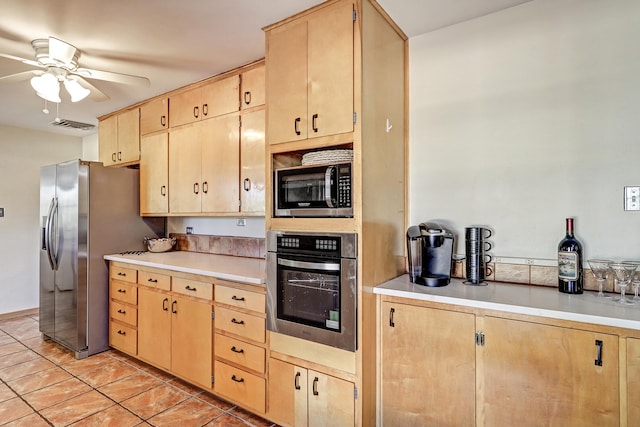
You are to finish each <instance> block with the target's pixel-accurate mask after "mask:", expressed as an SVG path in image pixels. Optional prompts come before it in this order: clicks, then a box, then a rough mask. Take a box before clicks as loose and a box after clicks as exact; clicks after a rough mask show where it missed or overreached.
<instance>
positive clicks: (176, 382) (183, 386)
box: [167, 378, 204, 396]
mask: <svg viewBox="0 0 640 427" xmlns="http://www.w3.org/2000/svg"><path fill="white" fill-rule="evenodd" d="M167 384H169V385H172V386H174V387H177V388H179V389H180V390H182V391H184V392H185V393H187V394H190V395H191V396H196V395H198V394H200V393H203V392H204V390H202V389H201V388H199V387H196V386H193V385H191V384H189V383H188V382H186V381H182V380H181V379H179V378H174V379H172V380H170V381H167Z"/></svg>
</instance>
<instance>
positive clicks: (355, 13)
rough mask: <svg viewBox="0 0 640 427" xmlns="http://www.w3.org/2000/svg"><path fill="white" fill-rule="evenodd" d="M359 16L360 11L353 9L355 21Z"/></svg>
mask: <svg viewBox="0 0 640 427" xmlns="http://www.w3.org/2000/svg"><path fill="white" fill-rule="evenodd" d="M357 17H358V12H356V10H355V9H353V22H356V18H357Z"/></svg>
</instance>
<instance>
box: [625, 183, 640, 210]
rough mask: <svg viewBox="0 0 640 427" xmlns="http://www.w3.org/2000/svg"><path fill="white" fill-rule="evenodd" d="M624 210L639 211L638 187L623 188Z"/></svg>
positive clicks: (639, 190)
mask: <svg viewBox="0 0 640 427" xmlns="http://www.w3.org/2000/svg"><path fill="white" fill-rule="evenodd" d="M624 210H625V211H640V187H624Z"/></svg>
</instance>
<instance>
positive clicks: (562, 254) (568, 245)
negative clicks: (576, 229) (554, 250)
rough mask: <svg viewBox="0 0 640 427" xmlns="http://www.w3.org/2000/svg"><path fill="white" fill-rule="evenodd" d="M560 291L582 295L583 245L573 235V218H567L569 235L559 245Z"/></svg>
mask: <svg viewBox="0 0 640 427" xmlns="http://www.w3.org/2000/svg"><path fill="white" fill-rule="evenodd" d="M558 290H559V291H560V292H564V293H567V294H581V293H582V244H581V243H580V242H579V241H578V239H576V238H575V236H574V235H573V218H567V235H566V236H565V237H564V239H562V240H561V241H560V244H559V245H558Z"/></svg>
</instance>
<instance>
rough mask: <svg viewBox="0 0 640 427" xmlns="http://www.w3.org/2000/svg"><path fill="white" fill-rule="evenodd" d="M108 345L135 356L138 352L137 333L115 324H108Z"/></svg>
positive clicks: (127, 327) (132, 329)
mask: <svg viewBox="0 0 640 427" xmlns="http://www.w3.org/2000/svg"><path fill="white" fill-rule="evenodd" d="M109 345H110V346H111V347H113V348H117V349H118V350H122V351H124V352H125V353H128V354H131V355H136V354H137V352H138V335H137V331H136V330H135V329H134V328H132V327H130V326H126V325H123V324H120V323H116V322H110V323H109Z"/></svg>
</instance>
